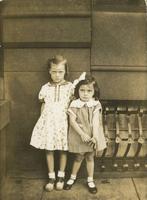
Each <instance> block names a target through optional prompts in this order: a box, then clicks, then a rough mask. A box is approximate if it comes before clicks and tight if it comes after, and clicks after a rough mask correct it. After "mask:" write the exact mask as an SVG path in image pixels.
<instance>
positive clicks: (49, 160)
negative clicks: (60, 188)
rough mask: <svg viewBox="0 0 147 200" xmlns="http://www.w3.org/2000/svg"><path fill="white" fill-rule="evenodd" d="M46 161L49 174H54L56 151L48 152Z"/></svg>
mask: <svg viewBox="0 0 147 200" xmlns="http://www.w3.org/2000/svg"><path fill="white" fill-rule="evenodd" d="M46 161H47V167H48V172H49V173H52V172H54V151H47V150H46Z"/></svg>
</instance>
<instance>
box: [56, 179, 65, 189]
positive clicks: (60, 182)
mask: <svg viewBox="0 0 147 200" xmlns="http://www.w3.org/2000/svg"><path fill="white" fill-rule="evenodd" d="M63 187H64V177H58V179H57V183H56V189H57V190H63Z"/></svg>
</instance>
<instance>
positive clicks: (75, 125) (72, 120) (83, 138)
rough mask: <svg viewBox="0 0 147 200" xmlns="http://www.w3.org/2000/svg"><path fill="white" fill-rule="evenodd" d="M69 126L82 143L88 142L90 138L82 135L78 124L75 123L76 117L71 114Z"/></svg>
mask: <svg viewBox="0 0 147 200" xmlns="http://www.w3.org/2000/svg"><path fill="white" fill-rule="evenodd" d="M69 120H70V125H71V126H72V127H73V129H74V130H75V131H76V132H77V133H78V134H79V135H80V137H81V139H82V141H83V142H89V140H90V137H89V136H88V135H87V134H86V133H84V131H83V130H82V129H81V128H80V126H79V125H78V123H77V122H76V117H75V116H74V115H73V114H71V113H70V114H69Z"/></svg>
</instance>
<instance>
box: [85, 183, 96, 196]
mask: <svg viewBox="0 0 147 200" xmlns="http://www.w3.org/2000/svg"><path fill="white" fill-rule="evenodd" d="M90 183H92V184H93V185H94V187H91V186H90ZM87 187H88V190H89V192H90V193H92V194H96V193H97V188H96V186H95V183H94V182H93V181H91V182H88V183H87Z"/></svg>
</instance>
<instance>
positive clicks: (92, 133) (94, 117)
mask: <svg viewBox="0 0 147 200" xmlns="http://www.w3.org/2000/svg"><path fill="white" fill-rule="evenodd" d="M75 98H76V100H73V101H72V102H71V104H70V106H69V109H68V113H69V120H70V126H69V136H68V141H69V152H72V153H74V154H75V160H74V163H73V168H72V173H71V176H70V179H69V180H68V181H67V183H66V184H65V186H64V189H65V190H69V189H71V187H72V185H73V184H74V183H75V180H76V177H77V173H78V171H79V169H80V166H81V163H82V161H83V159H84V158H85V159H86V167H87V173H88V178H87V187H88V190H89V192H91V193H96V192H97V188H96V186H95V183H94V181H93V174H94V155H95V152H96V155H97V153H98V151H100V150H103V149H105V148H106V141H105V137H104V133H103V127H102V107H101V104H100V102H99V100H98V98H99V88H98V85H97V83H96V81H95V79H94V78H93V77H91V76H89V77H88V76H86V78H85V80H81V81H80V82H79V83H78V84H77V86H76V88H75Z"/></svg>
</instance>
